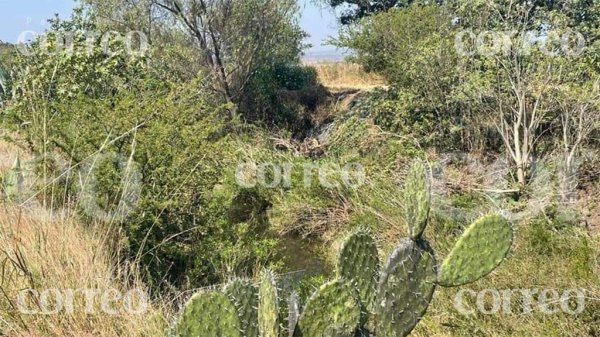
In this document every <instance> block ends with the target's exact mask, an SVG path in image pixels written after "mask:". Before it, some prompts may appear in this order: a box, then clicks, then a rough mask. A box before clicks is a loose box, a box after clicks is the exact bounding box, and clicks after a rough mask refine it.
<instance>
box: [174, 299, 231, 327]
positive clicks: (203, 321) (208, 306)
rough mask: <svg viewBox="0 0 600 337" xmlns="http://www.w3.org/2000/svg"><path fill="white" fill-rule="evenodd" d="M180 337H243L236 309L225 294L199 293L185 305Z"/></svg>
mask: <svg viewBox="0 0 600 337" xmlns="http://www.w3.org/2000/svg"><path fill="white" fill-rule="evenodd" d="M176 336H178V337H199V336H202V337H242V334H241V332H240V322H239V319H238V316H237V314H236V310H235V307H234V306H233V304H232V303H231V301H230V300H229V299H228V298H227V296H225V295H224V294H221V293H218V292H205V293H197V294H195V295H194V296H192V298H191V299H190V300H189V301H188V303H187V304H186V305H185V309H184V311H183V315H182V316H181V318H180V320H179V323H178V325H177V333H176Z"/></svg>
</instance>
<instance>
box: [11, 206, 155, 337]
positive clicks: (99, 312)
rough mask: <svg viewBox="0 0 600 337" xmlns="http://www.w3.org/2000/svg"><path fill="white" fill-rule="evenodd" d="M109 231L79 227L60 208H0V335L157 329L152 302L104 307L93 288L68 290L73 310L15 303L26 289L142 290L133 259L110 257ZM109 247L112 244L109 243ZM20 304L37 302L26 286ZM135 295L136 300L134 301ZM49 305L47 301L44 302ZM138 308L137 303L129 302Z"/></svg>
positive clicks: (137, 333)
mask: <svg viewBox="0 0 600 337" xmlns="http://www.w3.org/2000/svg"><path fill="white" fill-rule="evenodd" d="M113 243H114V240H113V239H112V237H111V236H110V235H108V234H107V233H105V232H103V231H99V230H97V229H95V228H85V227H83V226H82V225H81V224H80V223H78V222H77V221H75V220H74V218H73V217H71V216H70V215H69V214H68V213H61V214H57V213H54V214H51V213H49V212H46V211H44V210H42V209H36V210H32V209H28V210H26V211H25V210H23V209H19V208H16V207H10V206H8V207H2V208H1V209H0V335H2V336H32V337H33V336H36V337H37V336H73V337H75V336H77V337H82V336H100V337H103V336H106V337H108V336H111V337H112V336H153V337H155V336H162V335H164V334H165V332H164V331H165V326H166V323H165V318H164V317H165V315H164V313H163V312H162V310H161V309H160V308H159V306H158V305H157V304H156V303H148V306H147V310H146V311H145V312H144V313H141V314H138V313H135V312H129V311H128V310H124V309H123V306H122V305H121V303H122V302H118V301H117V302H113V304H111V308H112V309H115V310H118V311H119V312H118V314H114V313H113V314H111V313H109V312H105V310H103V308H102V307H101V298H100V296H98V297H97V298H96V300H95V301H91V302H93V303H92V307H91V310H89V309H88V308H87V307H86V304H87V303H88V302H87V301H86V297H85V296H84V293H76V294H77V295H75V296H74V301H73V302H74V305H73V309H74V310H73V312H72V313H69V312H66V311H65V310H62V311H61V312H59V313H57V314H49V315H44V314H27V313H24V312H23V310H22V309H23V305H21V307H19V300H18V299H19V293H21V292H22V291H23V290H25V289H33V290H35V291H37V292H38V293H42V292H43V291H44V290H48V289H58V290H59V291H62V292H63V293H64V292H65V291H66V290H69V289H72V290H76V291H80V290H84V289H91V290H94V291H99V292H101V293H106V292H107V291H113V290H116V291H118V292H120V293H123V294H125V293H127V292H128V291H131V290H137V291H140V292H141V293H143V294H144V295H146V297H148V296H147V294H148V291H147V289H146V287H145V286H144V284H143V283H142V282H141V281H140V279H139V278H138V277H137V271H136V267H135V266H122V265H120V264H119V263H117V261H116V257H115V253H114V251H116V249H115V248H116V247H115V245H114V244H113ZM113 249H115V250H113ZM28 294H29V295H28V296H27V297H24V298H26V301H25V302H23V301H21V303H25V304H26V307H27V309H29V310H32V311H35V310H37V309H38V308H39V303H40V302H39V301H40V298H39V297H38V296H36V295H33V292H30V293H28ZM148 298H149V297H148ZM136 303H139V302H136ZM52 308H54V307H52ZM135 308H136V309H139V308H140V307H139V306H136V307H135Z"/></svg>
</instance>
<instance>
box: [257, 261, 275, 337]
mask: <svg viewBox="0 0 600 337" xmlns="http://www.w3.org/2000/svg"><path fill="white" fill-rule="evenodd" d="M277 296H278V295H277V280H276V278H275V274H273V272H272V271H270V270H265V271H263V273H262V275H261V281H260V288H259V292H258V297H259V302H258V331H259V333H260V337H279V317H278V316H279V298H278V297H277Z"/></svg>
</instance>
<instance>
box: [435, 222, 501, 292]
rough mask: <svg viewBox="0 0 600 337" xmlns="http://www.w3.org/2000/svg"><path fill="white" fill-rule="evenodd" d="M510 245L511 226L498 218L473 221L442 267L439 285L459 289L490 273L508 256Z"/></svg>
mask: <svg viewBox="0 0 600 337" xmlns="http://www.w3.org/2000/svg"><path fill="white" fill-rule="evenodd" d="M512 242H513V230H512V226H511V225H510V223H509V222H508V221H507V220H506V219H504V218H503V217H501V216H499V215H488V216H485V217H483V218H481V219H479V220H477V221H475V222H474V223H473V224H472V225H471V226H469V228H467V230H466V231H465V232H464V234H463V235H462V237H461V238H460V239H459V240H458V242H457V243H456V245H455V247H454V248H453V249H452V251H451V252H450V254H449V255H448V257H447V258H446V259H445V260H444V262H443V263H442V266H441V268H440V269H441V270H440V275H439V277H438V283H439V284H440V285H441V286H444V287H458V286H461V285H464V284H468V283H472V282H475V281H477V280H479V279H481V278H482V277H485V276H486V275H488V274H489V273H491V272H492V271H493V270H494V269H496V267H498V265H500V263H501V262H502V261H503V260H504V259H505V258H506V256H507V255H508V253H509V251H510V248H511V246H512Z"/></svg>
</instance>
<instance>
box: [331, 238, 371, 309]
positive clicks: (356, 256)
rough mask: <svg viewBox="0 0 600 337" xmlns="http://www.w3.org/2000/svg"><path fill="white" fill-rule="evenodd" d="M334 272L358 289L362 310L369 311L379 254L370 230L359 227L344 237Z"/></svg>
mask: <svg viewBox="0 0 600 337" xmlns="http://www.w3.org/2000/svg"><path fill="white" fill-rule="evenodd" d="M336 273H337V277H338V278H340V279H343V280H346V281H348V282H350V284H352V286H353V287H354V288H355V289H356V290H357V291H358V295H359V299H360V301H361V306H362V310H363V311H364V312H365V313H367V312H371V311H372V309H373V305H374V303H373V302H374V300H375V294H376V290H377V281H378V278H379V254H378V252H377V245H376V243H375V240H374V239H373V236H372V235H371V234H370V232H368V231H366V230H363V229H359V230H357V231H355V232H354V233H352V234H350V235H349V236H348V237H347V238H346V240H345V241H344V242H343V244H342V247H341V248H340V251H339V253H338V260H337V269H336Z"/></svg>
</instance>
